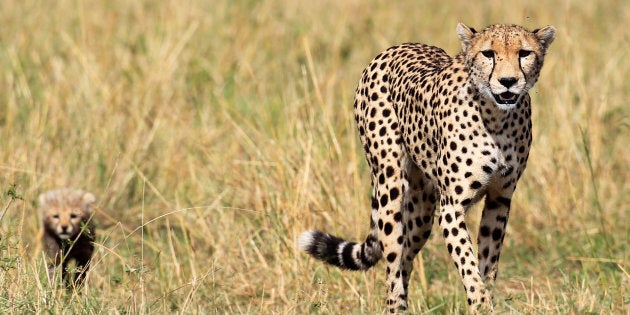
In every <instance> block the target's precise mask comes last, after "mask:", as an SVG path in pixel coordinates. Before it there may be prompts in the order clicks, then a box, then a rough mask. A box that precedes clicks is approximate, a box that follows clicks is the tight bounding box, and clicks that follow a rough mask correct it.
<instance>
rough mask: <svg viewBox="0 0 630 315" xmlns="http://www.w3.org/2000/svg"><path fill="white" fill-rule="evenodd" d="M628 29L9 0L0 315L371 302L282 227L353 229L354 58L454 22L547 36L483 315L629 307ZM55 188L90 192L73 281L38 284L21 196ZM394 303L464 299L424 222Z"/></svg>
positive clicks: (365, 7)
mask: <svg viewBox="0 0 630 315" xmlns="http://www.w3.org/2000/svg"><path fill="white" fill-rule="evenodd" d="M628 20H630V2H628V1H615V0H610V1H570V0H567V1H527V2H525V1H524V2H518V1H517V2H512V1H467V2H464V1H452V2H451V1H397V2H392V1H327V0H325V1H240V0H237V1H223V0H216V1H201V0H190V1H170V0H167V1H142V0H139V1H122V0H112V1H81V0H72V1H71V0H61V1H33V0H24V1H3V2H2V3H1V4H0V25H2V27H1V28H0V189H1V190H2V196H1V197H0V313H3V314H7V313H9V314H21V313H53V314H57V313H64V314H68V313H69V314H74V313H89V314H116V313H124V314H145V313H158V314H160V313H181V314H189V313H191V314H196V313H203V314H305V313H313V314H377V313H381V312H383V311H384V309H385V304H384V294H385V287H384V276H385V271H384V265H383V264H382V263H380V264H378V265H377V266H375V267H374V268H373V269H371V270H369V271H367V272H349V271H340V270H338V269H335V268H332V267H328V266H325V265H324V264H323V263H321V262H318V261H314V260H313V259H311V258H309V257H308V256H307V255H305V254H303V253H301V252H300V251H299V250H298V249H297V247H296V245H295V240H296V238H297V236H298V235H299V233H300V232H302V231H303V230H306V229H310V228H318V229H322V230H325V231H328V232H331V233H333V234H335V235H339V236H342V237H344V238H347V239H351V240H362V239H364V236H365V235H366V233H367V231H368V228H369V225H368V215H369V207H370V200H369V199H370V189H371V188H370V183H369V181H370V179H369V172H368V169H367V164H366V161H365V158H364V155H363V152H362V148H361V146H360V145H359V140H358V135H357V131H356V130H355V123H354V118H353V113H352V101H353V100H352V98H353V94H354V88H355V87H356V84H357V82H358V80H359V78H360V76H361V71H362V70H363V68H364V67H365V66H366V65H367V64H368V62H369V61H370V60H371V59H372V58H373V57H374V56H375V55H376V54H377V53H379V52H380V51H382V50H384V49H385V48H387V47H389V46H392V45H395V44H399V43H402V42H418V41H419V42H424V43H429V44H433V45H436V46H440V47H442V48H443V49H445V50H446V51H447V52H448V53H449V54H451V55H455V54H456V53H457V52H459V50H460V44H459V42H458V39H457V35H456V32H455V26H456V24H457V22H464V23H466V24H468V25H471V26H473V27H476V28H482V27H483V26H485V25H488V24H493V23H514V24H521V25H524V26H526V27H528V28H530V29H534V28H538V27H542V26H545V25H554V26H555V27H556V28H557V30H558V32H557V36H556V40H555V41H554V43H553V44H552V45H551V48H550V50H549V52H548V55H547V58H546V63H545V66H544V68H543V71H542V74H541V76H540V80H539V82H538V84H537V85H536V86H535V87H534V88H533V89H532V90H531V92H530V94H531V96H532V102H533V124H534V127H533V128H534V140H533V147H532V151H531V154H530V159H529V164H528V168H527V170H526V171H525V174H524V176H523V177H522V179H521V181H520V182H519V186H518V187H517V190H516V194H515V198H514V200H513V205H512V209H511V216H510V221H509V223H508V229H507V235H506V238H505V246H504V249H503V251H502V255H501V264H500V273H499V277H498V280H497V282H496V285H495V286H494V289H493V290H494V304H495V309H496V311H497V313H499V314H506V313H507V314H629V313H630V275H629V273H630V246H629V244H630V243H629V239H630V207H629V204H630V197H629V196H630V191H629V182H630V171H629V165H630V141H629V140H630V137H629V136H630V105H629V104H630V31H629V29H630V28H628V26H627V21H628ZM62 186H69V187H75V188H83V189H86V190H89V191H91V192H92V193H94V195H96V196H97V199H98V200H97V205H98V206H97V211H96V215H95V217H94V220H95V221H96V223H97V233H98V237H97V239H96V253H95V256H94V258H93V261H92V269H91V272H90V274H89V276H88V278H87V281H86V284H85V286H84V287H82V288H80V289H78V290H75V291H66V290H64V289H62V288H58V287H55V286H53V285H51V283H50V282H49V281H48V279H47V277H46V272H45V264H44V256H43V254H42V252H41V246H39V245H38V240H37V234H38V232H39V230H40V227H39V218H38V214H37V202H36V200H37V196H38V195H39V194H40V193H41V192H43V191H46V190H49V189H53V188H57V187H62ZM468 221H469V226H471V227H473V228H474V227H475V226H476V225H477V224H478V223H477V222H478V221H479V211H478V209H473V210H471V212H470V213H469V216H468ZM473 239H476V237H474V235H473ZM409 301H410V313H416V314H424V313H428V314H459V313H463V312H465V296H464V290H463V288H462V285H461V282H460V280H459V277H458V275H457V271H456V269H455V268H454V266H453V263H452V262H451V261H450V257H449V256H448V252H447V251H446V248H445V245H444V241H443V240H442V238H441V236H440V235H439V233H435V234H434V235H433V236H432V237H431V239H430V240H429V243H428V244H427V246H426V247H425V248H424V250H423V251H422V254H421V255H419V257H418V258H417V259H416V261H415V272H414V273H413V275H412V279H411V283H410V292H409Z"/></svg>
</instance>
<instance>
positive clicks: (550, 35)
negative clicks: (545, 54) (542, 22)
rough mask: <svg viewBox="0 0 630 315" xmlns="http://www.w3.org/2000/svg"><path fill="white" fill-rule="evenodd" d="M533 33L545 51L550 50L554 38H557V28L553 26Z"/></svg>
mask: <svg viewBox="0 0 630 315" xmlns="http://www.w3.org/2000/svg"><path fill="white" fill-rule="evenodd" d="M532 33H534V35H535V36H536V38H537V39H538V41H539V42H540V44H541V45H542V46H543V49H544V50H545V51H546V50H547V48H549V45H551V42H553V40H554V38H556V28H555V27H553V26H551V25H550V26H545V27H543V28H540V29H535V30H534V31H533V32H532Z"/></svg>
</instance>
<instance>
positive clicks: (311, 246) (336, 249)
mask: <svg viewBox="0 0 630 315" xmlns="http://www.w3.org/2000/svg"><path fill="white" fill-rule="evenodd" d="M298 246H299V247H300V248H301V249H302V250H303V251H305V252H307V253H309V254H310V255H311V256H313V257H315V258H317V259H319V260H323V261H325V262H327V263H329V264H331V265H335V266H337V267H340V268H343V269H350V270H366V269H369V268H370V267H372V266H374V265H375V264H376V263H377V262H378V260H379V259H381V257H382V256H383V250H382V248H381V246H380V244H379V242H378V241H377V239H376V237H374V236H373V235H372V234H370V235H368V237H367V239H366V240H365V242H363V243H354V242H348V241H345V240H343V239H340V238H338V237H336V236H333V235H330V234H328V233H324V232H320V231H316V230H310V231H306V232H303V233H302V234H301V235H300V238H299V239H298Z"/></svg>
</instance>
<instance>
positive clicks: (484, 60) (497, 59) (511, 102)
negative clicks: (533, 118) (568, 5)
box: [457, 23, 556, 110]
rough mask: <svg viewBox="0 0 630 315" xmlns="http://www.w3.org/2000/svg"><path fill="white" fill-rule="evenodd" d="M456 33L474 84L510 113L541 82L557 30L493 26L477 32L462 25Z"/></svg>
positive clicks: (551, 28) (458, 26) (488, 97)
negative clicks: (541, 71) (540, 77)
mask: <svg viewBox="0 0 630 315" xmlns="http://www.w3.org/2000/svg"><path fill="white" fill-rule="evenodd" d="M457 34H458V35H459V39H460V41H461V43H462V50H463V53H464V55H465V57H466V62H467V64H468V66H469V67H470V78H471V80H472V82H473V84H474V85H475V86H476V87H477V88H478V89H479V91H480V92H481V93H482V94H484V95H485V96H486V98H487V99H489V100H492V101H493V102H494V103H495V104H496V106H497V107H499V108H501V109H504V110H510V109H513V108H514V107H516V105H517V104H518V103H519V101H520V99H521V97H523V95H525V94H527V91H528V90H529V89H530V88H531V87H532V86H533V85H534V83H536V80H538V75H539V74H540V69H541V68H542V65H543V61H544V58H545V53H546V52H547V48H549V45H550V44H551V42H552V41H553V39H554V38H555V36H556V29H555V28H554V27H553V26H547V27H543V28H541V29H537V30H534V31H533V32H530V31H528V30H526V29H525V28H523V27H521V26H518V25H492V26H489V27H487V28H486V29H484V30H483V31H481V32H477V31H475V29H473V28H470V27H468V26H466V25H464V24H462V23H459V24H458V25H457Z"/></svg>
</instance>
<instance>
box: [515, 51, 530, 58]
mask: <svg viewBox="0 0 630 315" xmlns="http://www.w3.org/2000/svg"><path fill="white" fill-rule="evenodd" d="M531 54H532V51H531V50H523V49H521V50H519V51H518V57H519V58H525V57H527V56H529V55H531Z"/></svg>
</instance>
